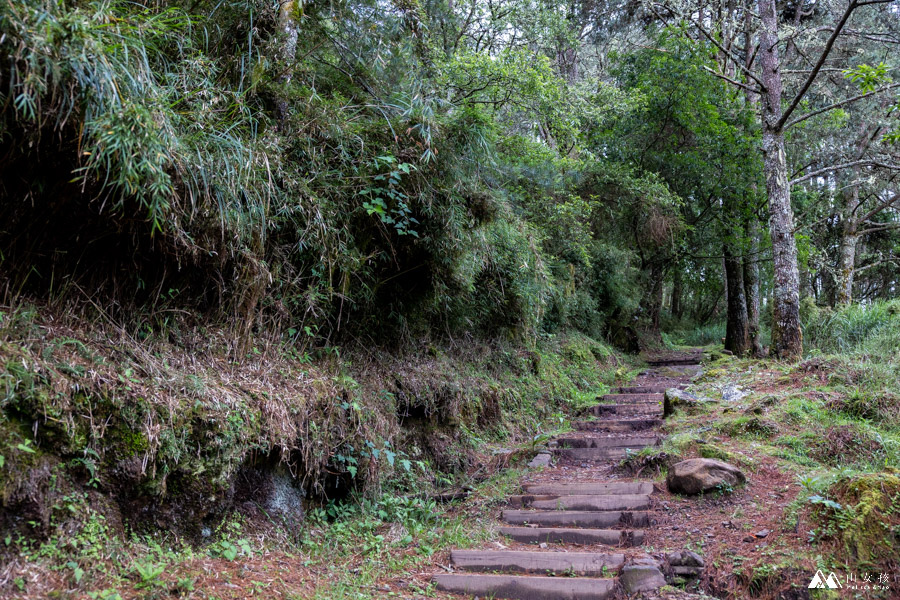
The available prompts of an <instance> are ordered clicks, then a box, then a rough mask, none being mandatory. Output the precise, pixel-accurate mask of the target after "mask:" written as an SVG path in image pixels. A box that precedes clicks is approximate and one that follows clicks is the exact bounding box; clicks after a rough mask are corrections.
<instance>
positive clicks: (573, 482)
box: [433, 352, 702, 600]
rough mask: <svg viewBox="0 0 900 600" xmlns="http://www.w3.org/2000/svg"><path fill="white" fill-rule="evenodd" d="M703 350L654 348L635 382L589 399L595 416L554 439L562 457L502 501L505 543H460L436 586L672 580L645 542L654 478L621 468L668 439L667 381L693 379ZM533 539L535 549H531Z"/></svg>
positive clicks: (600, 595) (591, 598)
mask: <svg viewBox="0 0 900 600" xmlns="http://www.w3.org/2000/svg"><path fill="white" fill-rule="evenodd" d="M701 357H702V354H700V353H699V352H682V353H671V354H668V355H655V356H652V357H650V358H649V359H648V361H647V362H648V364H649V365H650V368H649V369H648V370H647V371H645V372H644V373H642V374H641V375H640V376H639V377H638V378H637V380H636V381H635V382H634V384H633V385H631V386H628V387H621V388H618V389H615V390H613V392H614V393H611V394H607V395H605V396H603V397H601V398H599V399H598V400H599V403H598V404H597V405H596V406H594V407H592V408H591V410H590V415H591V416H592V417H593V418H591V419H590V420H585V421H581V422H578V423H575V427H574V429H575V431H574V432H572V433H569V434H566V435H564V436H561V437H559V438H557V439H556V440H554V442H552V443H551V448H552V454H553V458H554V459H555V466H549V467H547V468H545V469H543V470H542V471H540V472H539V473H536V474H535V476H534V477H535V480H534V481H529V482H526V483H524V484H523V486H522V492H523V493H522V494H519V495H515V496H511V497H509V499H508V506H509V508H508V509H506V510H503V512H502V514H501V519H502V521H503V523H504V525H503V526H502V527H501V528H500V533H501V534H502V535H503V536H504V538H505V539H504V543H505V544H506V545H507V546H508V547H507V546H504V545H502V544H499V546H501V547H502V548H504V549H500V550H454V551H452V552H451V554H450V563H451V569H450V570H451V572H448V573H441V574H438V575H435V576H434V578H433V580H434V582H435V584H436V586H437V588H438V589H439V590H443V591H445V592H450V593H455V594H463V595H467V596H470V597H471V596H476V597H479V598H513V599H518V600H605V599H607V598H613V597H615V596H616V595H617V594H619V593H620V592H623V591H624V592H625V593H629V592H637V591H642V590H649V589H654V588H656V587H659V586H661V585H663V584H664V583H665V580H664V579H662V573H661V571H660V570H659V563H658V561H656V560H655V559H653V558H652V557H649V556H647V555H646V554H644V553H642V552H641V551H640V546H641V544H643V542H644V534H645V531H646V530H647V529H648V528H650V527H652V526H653V525H654V523H655V521H656V519H655V511H654V510H653V498H652V494H653V484H652V483H649V482H646V481H629V480H625V479H622V478H619V477H617V476H616V475H615V472H614V471H615V469H614V467H615V465H616V463H618V462H619V461H620V460H621V459H622V458H624V457H625V456H626V455H627V453H628V452H629V451H637V450H640V449H641V448H644V447H647V446H654V445H658V444H659V443H661V441H662V440H661V438H660V437H659V435H657V433H656V431H655V430H656V428H657V427H658V426H659V425H660V424H661V423H662V416H663V398H664V393H665V391H666V389H668V388H672V387H680V388H683V387H686V385H687V382H688V381H689V379H690V376H691V375H692V374H693V373H694V372H695V371H696V369H697V366H696V365H699V363H700V359H701ZM535 546H537V547H538V549H537V550H535V549H533V548H534V547H535Z"/></svg>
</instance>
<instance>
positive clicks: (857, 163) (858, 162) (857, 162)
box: [789, 160, 900, 185]
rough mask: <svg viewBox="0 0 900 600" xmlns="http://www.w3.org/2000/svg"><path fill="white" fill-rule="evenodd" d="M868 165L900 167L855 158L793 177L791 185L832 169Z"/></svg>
mask: <svg viewBox="0 0 900 600" xmlns="http://www.w3.org/2000/svg"><path fill="white" fill-rule="evenodd" d="M863 165H865V166H868V167H881V168H882V169H900V165H894V164H890V163H881V162H876V161H872V160H854V161H851V162H848V163H843V164H840V165H832V166H830V167H825V168H824V169H817V170H815V171H812V172H811V173H807V174H806V175H804V176H803V177H798V178H797V179H792V180H791V181H790V183H789V185H796V184H798V183H803V182H804V181H807V180H809V179H812V178H813V177H818V176H819V175H824V174H825V173H831V172H832V171H840V170H841V169H849V168H850V167H859V166H863Z"/></svg>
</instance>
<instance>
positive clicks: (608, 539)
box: [500, 527, 644, 548]
mask: <svg viewBox="0 0 900 600" xmlns="http://www.w3.org/2000/svg"><path fill="white" fill-rule="evenodd" d="M500 533H502V534H503V535H505V536H507V537H509V538H512V539H513V540H515V541H517V542H524V543H527V544H540V543H541V542H547V543H550V544H584V545H588V546H590V545H594V544H604V545H607V546H623V547H628V548H630V547H632V546H640V545H641V544H643V543H644V532H643V531H634V530H632V529H568V528H563V527H501V528H500Z"/></svg>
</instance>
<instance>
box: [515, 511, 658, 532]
mask: <svg viewBox="0 0 900 600" xmlns="http://www.w3.org/2000/svg"><path fill="white" fill-rule="evenodd" d="M502 518H503V521H505V522H506V523H509V524H511V525H540V526H542V527H585V528H589V529H604V528H607V527H648V526H649V525H650V523H651V519H650V513H649V512H646V511H631V510H609V511H581V510H569V511H565V510H504V511H503V515H502Z"/></svg>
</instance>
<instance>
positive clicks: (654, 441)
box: [556, 435, 660, 448]
mask: <svg viewBox="0 0 900 600" xmlns="http://www.w3.org/2000/svg"><path fill="white" fill-rule="evenodd" d="M659 442H660V438H659V437H657V436H655V435H654V436H649V435H630V436H625V437H561V438H558V439H557V440H556V443H557V444H558V446H559V447H560V448H643V447H645V446H658V445H659Z"/></svg>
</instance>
